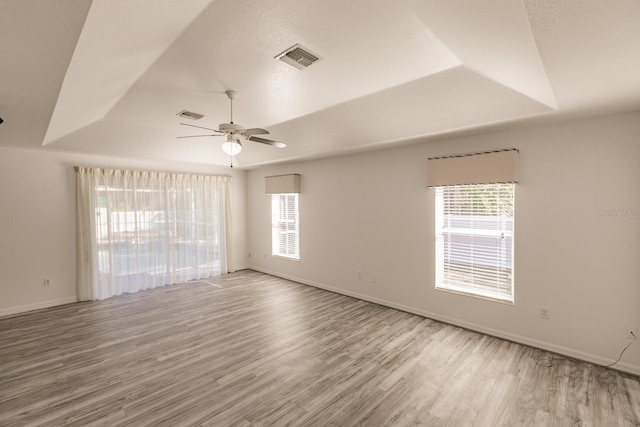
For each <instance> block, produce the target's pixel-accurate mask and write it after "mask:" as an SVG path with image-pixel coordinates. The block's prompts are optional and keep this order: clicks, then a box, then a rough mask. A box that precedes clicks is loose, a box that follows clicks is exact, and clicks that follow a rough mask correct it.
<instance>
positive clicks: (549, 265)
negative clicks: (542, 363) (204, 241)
mask: <svg viewBox="0 0 640 427" xmlns="http://www.w3.org/2000/svg"><path fill="white" fill-rule="evenodd" d="M512 147H515V148H518V149H519V150H520V178H521V183H520V184H518V185H517V189H516V217H515V224H516V225H515V227H516V230H515V233H516V234H515V236H516V237H515V239H516V240H515V242H516V243H515V245H516V248H515V251H516V252H515V304H514V305H507V304H502V303H496V302H491V301H486V300H482V299H477V298H472V297H466V296H461V295H457V294H452V293H447V292H445V291H436V290H435V289H434V229H433V228H434V212H433V211H434V200H433V199H434V194H433V191H432V190H428V189H427V188H426V186H425V181H426V179H425V178H426V159H427V157H430V156H436V155H445V154H453V153H464V152H473V151H479V150H485V149H499V148H512ZM282 173H300V174H302V182H301V185H302V189H301V191H302V193H301V195H300V215H301V220H300V227H301V231H300V234H301V237H300V245H301V260H300V261H299V262H295V261H289V260H285V259H280V258H274V257H271V255H270V253H271V252H270V248H271V241H270V239H271V234H270V233H271V232H270V198H269V196H265V195H264V181H263V179H264V176H268V175H273V174H282ZM247 184H248V188H247V194H248V210H247V212H248V215H249V217H248V219H249V221H248V224H249V229H248V235H249V252H250V254H251V257H250V258H249V263H250V266H251V267H253V268H255V269H257V270H261V271H265V272H270V273H273V274H276V275H279V276H282V277H287V278H291V279H295V280H298V281H300V282H303V283H307V284H311V285H315V286H318V287H322V288H326V289H331V290H335V291H338V292H341V293H344V294H348V295H354V296H358V297H361V298H364V299H368V300H371V301H376V302H381V303H384V304H387V305H390V306H393V307H398V308H402V309H405V310H407V311H411V312H414V313H418V314H423V315H426V316H428V317H432V318H435V319H440V320H444V321H447V322H450V323H454V324H458V325H461V326H465V327H468V328H471V329H475V330H479V331H483V332H487V333H490V334H494V335H497V336H501V337H505V338H508V339H512V340H514V341H518V342H522V343H526V344H532V345H534V346H537V347H541V348H545V349H549V350H552V351H556V352H559V353H563V354H567V355H570V356H574V357H578V358H581V359H585V360H590V361H593V362H597V363H605V364H606V363H611V362H612V361H613V360H615V359H616V358H617V356H618V354H619V353H620V351H621V350H622V348H623V346H624V345H626V344H627V343H628V341H627V339H626V338H625V331H624V326H625V325H627V324H630V325H635V326H640V218H637V217H636V218H629V217H626V218H619V217H618V218H615V217H614V218H603V217H602V214H603V212H604V211H612V210H633V211H636V212H638V211H640V114H638V113H635V114H625V115H618V116H611V117H600V118H595V119H589V120H583V121H574V122H567V123H562V124H552V125H540V126H535V127H529V128H521V129H517V130H508V131H501V132H495V133H488V134H483V135H478V136H472V137H463V138H457V139H451V140H441V141H437V142H425V143H422V144H419V145H412V146H407V147H402V148H396V149H390V150H384V151H377V152H373V153H364V154H356V155H351V156H344V157H338V158H332V159H324V160H316V161H309V162H300V163H296V164H289V165H282V166H274V167H264V168H262V169H258V170H253V171H250V172H249V176H248V182H247ZM614 215H615V214H614ZM358 271H361V272H362V273H363V276H364V277H363V279H362V280H358V276H357V272H358ZM372 276H375V283H372V281H371V277H372ZM540 307H547V308H548V309H549V310H550V320H543V319H540V318H539V316H538V314H539V308H540ZM637 341H640V340H637ZM621 362H622V363H620V364H619V365H618V367H619V368H620V369H623V370H626V371H628V372H633V373H636V374H639V373H640V342H635V343H634V344H633V345H632V346H631V347H630V348H629V349H628V350H627V352H626V353H625V355H624V357H623V359H622V361H621Z"/></svg>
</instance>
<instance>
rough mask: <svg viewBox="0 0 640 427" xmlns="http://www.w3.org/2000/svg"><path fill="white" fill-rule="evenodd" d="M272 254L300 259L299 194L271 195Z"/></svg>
mask: <svg viewBox="0 0 640 427" xmlns="http://www.w3.org/2000/svg"><path fill="white" fill-rule="evenodd" d="M271 214H272V221H271V227H272V234H271V243H272V254H273V255H275V256H281V257H286V258H292V259H300V242H299V239H300V237H299V234H300V233H299V231H300V230H299V221H298V194H297V193H288V194H287V193H284V194H272V195H271Z"/></svg>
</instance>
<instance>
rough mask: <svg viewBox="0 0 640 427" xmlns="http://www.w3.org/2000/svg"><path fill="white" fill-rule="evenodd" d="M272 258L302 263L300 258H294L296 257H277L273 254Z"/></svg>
mask: <svg viewBox="0 0 640 427" xmlns="http://www.w3.org/2000/svg"><path fill="white" fill-rule="evenodd" d="M271 256H272V257H273V258H281V259H286V260H289V261H297V262H300V258H294V257H290V256H286V255H276V254H271Z"/></svg>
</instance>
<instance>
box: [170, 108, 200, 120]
mask: <svg viewBox="0 0 640 427" xmlns="http://www.w3.org/2000/svg"><path fill="white" fill-rule="evenodd" d="M176 116H178V117H184V118H185V119H191V120H200V119H201V118H203V117H204V114H198V113H194V112H193V111H187V110H182V111H180V112H179V113H178V114H176Z"/></svg>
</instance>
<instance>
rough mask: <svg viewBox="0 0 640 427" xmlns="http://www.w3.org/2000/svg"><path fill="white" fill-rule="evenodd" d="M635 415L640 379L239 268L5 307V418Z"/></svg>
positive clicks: (323, 420) (341, 421) (580, 421)
mask: <svg viewBox="0 0 640 427" xmlns="http://www.w3.org/2000/svg"><path fill="white" fill-rule="evenodd" d="M92 424H95V425H108V426H119V425H129V426H142V425H171V426H191V425H207V426H231V425H237V426H250V425H287V424H290V425H339V426H352V425H366V426H378V425H398V426H403V425H425V426H440V425H450V426H502V425H530V426H544V425H554V426H573V425H593V426H607V427H609V426H638V425H640V380H639V379H638V378H637V377H634V376H626V375H623V374H620V373H618V372H616V371H613V370H609V369H605V368H602V367H597V366H593V365H590V364H587V363H582V362H577V361H573V360H569V359H566V358H563V357H560V356H557V355H552V354H550V353H546V352H544V351H541V350H537V349H533V348H530V347H526V346H522V345H519V344H514V343H511V342H507V341H503V340H500V339H496V338H492V337H489V336H486V335H482V334H478V333H474V332H470V331H467V330H464V329H460V328H457V327H454V326H450V325H446V324H442V323H439V322H435V321H432V320H429V319H425V318H422V317H419V316H416V315H412V314H408V313H405V312H401V311H397V310H394V309H390V308H385V307H382V306H379V305H375V304H371V303H368V302H364V301H360V300H357V299H353V298H349V297H346V296H342V295H338V294H334V293H331V292H326V291H323V290H319V289H315V288H313V287H309V286H304V285H300V284H296V283H293V282H290V281H286V280H283V279H278V278H275V277H272V276H268V275H264V274H261V273H256V272H253V271H242V272H239V273H235V274H232V275H228V276H223V277H220V278H217V279H215V280H211V281H210V282H200V283H191V284H186V285H175V286H170V287H165V288H162V289H157V290H153V291H147V292H142V293H138V294H133V295H126V296H122V297H116V298H113V299H110V300H106V301H102V302H88V303H77V304H70V305H66V306H61V307H55V308H51V309H46V310H40V311H37V312H32V313H27V314H24V315H18V316H13V317H9V318H2V319H0V425H2V426H18V425H30V426H31V425H47V426H56V425H82V426H85V425H92Z"/></svg>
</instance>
